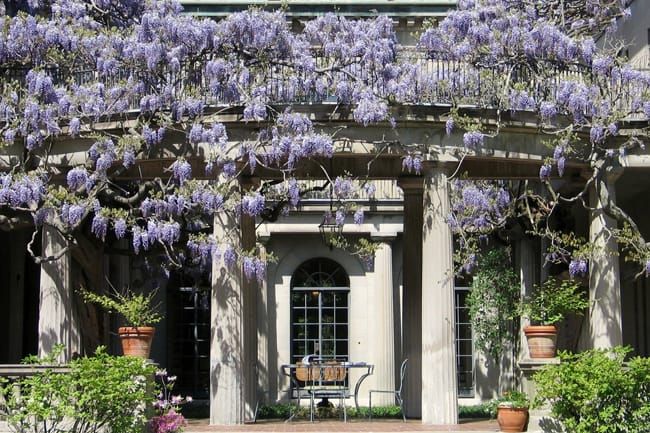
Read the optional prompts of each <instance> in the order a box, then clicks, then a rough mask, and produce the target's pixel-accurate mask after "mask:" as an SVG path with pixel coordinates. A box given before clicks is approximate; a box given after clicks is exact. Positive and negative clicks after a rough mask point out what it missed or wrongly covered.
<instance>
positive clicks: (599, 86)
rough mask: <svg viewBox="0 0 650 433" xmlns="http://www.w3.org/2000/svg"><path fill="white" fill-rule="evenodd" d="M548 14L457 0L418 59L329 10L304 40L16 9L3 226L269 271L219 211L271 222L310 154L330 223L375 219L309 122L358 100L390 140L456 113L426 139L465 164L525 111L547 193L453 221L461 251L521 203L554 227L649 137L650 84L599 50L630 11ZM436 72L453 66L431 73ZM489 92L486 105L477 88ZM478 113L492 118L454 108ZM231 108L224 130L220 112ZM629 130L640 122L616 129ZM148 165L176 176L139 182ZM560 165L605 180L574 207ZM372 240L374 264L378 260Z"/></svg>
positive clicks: (159, 11)
mask: <svg viewBox="0 0 650 433" xmlns="http://www.w3.org/2000/svg"><path fill="white" fill-rule="evenodd" d="M550 3H553V2H530V1H523V0H519V1H517V0H501V1H498V0H476V1H473V0H461V1H459V2H458V8H457V10H454V11H450V13H449V15H448V16H447V17H446V18H444V19H443V20H441V21H440V22H439V23H437V24H434V25H431V26H430V27H429V28H428V29H426V30H425V31H424V32H423V33H422V35H421V38H420V41H419V44H418V46H417V47H416V49H415V51H413V50H407V49H405V48H404V47H402V46H401V45H400V44H399V43H398V41H397V37H396V34H395V31H394V28H393V24H392V21H391V19H390V18H388V17H385V16H378V17H376V18H373V19H367V20H364V19H359V20H351V19H346V18H344V17H342V16H337V15H335V14H327V15H324V16H321V17H318V18H315V19H313V20H311V21H309V22H307V23H306V24H305V26H304V29H302V30H301V31H297V32H294V31H292V29H291V28H290V26H289V25H288V24H287V21H286V19H285V17H284V15H283V13H282V11H276V12H267V11H263V10H259V9H250V10H248V11H245V12H239V13H233V14H232V15H230V16H228V17H226V18H224V19H222V20H220V21H215V20H212V19H201V18H198V17H193V16H190V15H185V14H183V13H182V8H181V6H180V5H179V4H178V3H177V2H176V1H174V0H146V1H133V0H119V1H97V0H95V1H92V2H90V1H83V0H29V1H27V2H16V1H5V2H3V3H2V5H0V8H2V9H3V10H2V11H1V12H2V13H3V15H2V17H1V18H0V24H1V25H2V28H3V31H2V33H1V36H0V72H1V73H2V74H3V81H2V86H1V93H0V137H1V138H0V142H1V146H2V148H0V150H1V153H0V170H1V171H2V172H1V174H0V227H2V228H3V229H11V228H16V227H21V226H33V227H35V228H36V230H38V228H40V227H41V226H42V225H44V224H46V225H49V226H51V227H54V228H55V229H56V230H58V231H59V232H61V233H62V234H63V235H64V236H66V237H67V238H68V239H70V240H74V237H75V236H76V235H77V234H78V233H80V232H84V231H85V232H90V233H92V234H93V235H94V236H96V237H97V238H99V239H100V240H102V241H106V242H110V241H112V240H119V239H129V241H130V242H129V243H130V245H131V249H132V251H133V252H134V253H135V254H143V253H146V252H162V253H164V254H166V255H167V256H168V257H169V258H170V259H171V260H170V263H172V264H176V265H178V266H182V265H183V263H186V262H188V261H189V262H190V263H192V264H194V265H199V266H203V267H209V264H210V263H211V262H212V261H213V260H216V259H220V260H223V262H224V263H225V264H226V265H227V266H228V267H232V266H235V265H241V266H242V269H243V270H244V273H245V274H246V276H247V277H249V278H257V279H263V278H264V275H265V260H264V258H262V257H260V256H259V254H258V251H257V249H253V250H249V251H243V250H242V249H241V248H238V247H237V245H239V244H238V243H237V242H234V240H233V239H234V236H237V234H236V233H227V234H226V235H225V236H224V237H223V238H220V239H217V238H215V237H214V235H212V234H210V233H209V227H210V226H211V224H212V221H213V218H214V217H215V215H219V214H221V213H223V214H232V215H235V216H237V217H239V216H241V215H245V216H250V217H254V218H258V219H262V220H266V221H273V220H274V219H276V218H277V216H278V214H282V213H286V212H289V211H290V210H291V209H295V208H296V207H297V206H298V205H299V203H300V200H301V197H302V196H303V194H304V193H305V189H306V188H307V187H305V186H304V185H303V184H302V182H301V181H300V179H298V178H297V177H296V171H297V169H298V168H299V167H300V166H301V164H302V163H303V162H304V161H306V160H310V161H316V162H317V163H320V164H321V167H322V169H323V173H324V176H325V177H326V178H327V179H326V180H327V182H328V184H331V185H332V187H333V192H334V200H335V201H336V206H337V207H336V209H335V212H334V215H333V217H334V218H335V220H336V222H337V223H341V224H342V223H345V222H346V215H352V220H353V221H354V223H357V224H361V223H362V222H363V220H364V209H363V207H362V206H359V205H353V204H351V200H354V199H355V197H358V196H359V194H360V192H361V189H362V188H363V189H365V190H366V191H365V192H366V193H368V192H369V191H370V190H372V189H373V186H372V184H371V183H369V182H367V181H364V180H362V182H358V181H357V179H353V178H349V177H339V178H336V177H330V175H329V173H328V171H327V170H326V166H325V165H323V164H322V163H321V162H322V161H324V160H327V159H329V158H332V156H334V155H335V153H337V152H340V151H342V149H339V148H338V147H337V144H336V140H335V138H336V137H335V135H336V134H337V131H334V132H332V128H326V127H324V126H323V125H322V124H319V123H318V122H315V120H314V118H313V117H312V116H310V115H309V113H306V112H305V111H304V110H302V109H301V107H302V104H303V103H304V102H305V101H307V102H309V101H335V102H336V104H334V107H335V108H334V112H335V113H337V110H339V109H340V108H341V107H348V108H349V109H350V110H351V116H350V120H351V121H354V122H356V123H358V124H360V125H363V126H368V125H371V124H377V123H381V124H384V125H386V126H389V127H392V128H396V129H399V127H400V124H399V120H400V119H399V115H398V110H399V107H400V106H405V105H412V104H419V103H421V102H426V103H436V102H441V103H445V104H451V107H452V108H451V109H450V111H449V113H448V116H447V117H446V118H445V119H443V122H444V124H442V125H437V126H436V125H432V127H440V128H441V129H444V130H446V132H447V134H449V135H451V134H453V133H454V131H456V130H461V131H462V132H463V134H462V142H459V143H458V148H459V149H460V150H459V151H460V152H461V153H462V154H472V153H481V152H482V150H483V148H484V147H485V146H486V144H487V143H489V141H490V140H491V139H492V138H494V137H496V136H497V135H498V134H499V133H500V132H501V131H502V129H503V128H504V127H505V125H506V123H507V121H506V120H503V119H504V114H505V113H508V112H518V111H524V112H528V113H532V114H534V115H536V117H537V119H538V126H539V128H540V129H541V130H542V132H544V133H546V134H548V136H549V143H550V145H551V147H552V156H551V154H550V153H549V156H548V158H546V159H545V160H544V162H543V164H542V165H541V168H540V179H541V181H542V183H543V184H544V185H546V186H547V187H548V190H549V191H548V193H547V194H545V195H543V197H544V198H542V196H541V195H540V196H539V197H531V196H530V195H528V194H523V195H516V194H513V193H512V192H508V191H506V190H505V189H504V186H505V185H503V184H500V185H499V186H498V187H497V189H491V188H489V187H487V186H486V185H481V184H474V185H471V186H465V187H461V186H460V185H459V186H458V188H461V190H462V192H461V193H459V195H458V196H457V199H458V200H455V201H454V203H455V204H454V213H453V215H452V216H450V219H449V220H450V223H451V224H452V227H453V229H454V231H455V233H457V234H458V235H460V237H461V238H462V239H463V241H462V242H461V244H462V246H468V247H471V246H472V245H474V246H475V245H476V242H475V241H473V240H471V238H472V237H473V236H474V235H476V236H485V234H486V233H487V232H488V231H489V230H490V229H495V228H499V227H502V226H503V225H504V224H506V222H507V220H508V215H511V211H512V210H513V209H521V206H520V205H518V204H517V203H518V202H519V203H520V204H521V201H522V200H523V201H525V202H528V201H530V200H536V199H537V198H539V199H540V200H547V201H548V202H552V203H554V204H553V205H552V206H550V211H549V212H547V213H546V215H547V216H548V215H550V214H552V213H553V206H555V205H557V204H558V203H563V202H565V203H569V202H579V201H582V199H583V198H584V196H585V194H587V191H588V188H589V187H591V186H593V187H595V188H596V189H597V190H598V191H600V190H601V189H602V188H603V182H604V181H603V176H604V173H605V171H606V169H607V168H608V167H611V166H614V165H616V164H618V161H619V158H620V157H621V156H624V155H627V154H629V153H631V152H639V151H642V150H643V149H644V146H645V144H646V142H647V139H648V126H647V121H648V118H649V117H650V97H649V94H650V77H649V76H648V74H646V73H642V72H639V71H636V70H634V69H632V68H631V67H629V66H628V65H627V64H626V63H625V61H624V59H622V58H619V57H616V56H615V55H614V54H615V53H614V49H610V50H608V49H601V48H598V47H597V46H596V44H595V42H594V37H595V36H596V35H597V34H598V33H599V32H601V31H611V29H612V28H613V27H612V26H614V25H615V24H616V22H617V20H619V19H622V18H624V17H625V16H626V15H627V14H628V12H627V9H626V7H627V4H626V1H624V0H601V1H588V2H577V1H570V0H565V1H564V2H563V3H564V4H565V6H566V9H565V10H566V13H558V10H561V9H558V8H556V7H551V5H550ZM555 3H557V2H555ZM556 6H557V5H556ZM427 61H429V62H431V61H433V62H438V61H439V62H452V63H450V64H453V65H455V66H454V67H453V68H449V69H447V70H445V71H444V73H442V74H441V73H439V72H440V71H436V73H432V72H431V70H430V69H427V68H426V67H423V65H425V64H426V62H427ZM490 74H491V75H490ZM490 77H492V78H490ZM504 78H505V79H504ZM479 82H480V83H481V84H480V85H481V89H483V90H482V91H481V92H480V93H476V92H472V91H467V90H468V89H470V90H471V89H473V88H474V87H475V86H476V85H477V83H479ZM468 103H471V104H473V105H474V106H479V107H483V108H486V109H489V111H490V112H494V113H496V115H495V119H496V120H494V119H492V120H491V121H488V119H487V118H485V119H484V118H481V117H474V118H468V117H466V116H464V115H461V114H460V111H459V107H461V106H462V105H466V104H468ZM232 113H235V114H234V116H235V118H236V119H235V120H234V121H232V120H231V121H229V122H230V123H229V122H226V121H224V120H223V117H220V116H221V115H222V114H224V115H232ZM337 115H338V114H337ZM631 118H634V119H638V120H640V121H642V122H645V124H644V125H642V126H641V127H637V128H635V129H633V130H627V131H626V133H625V134H622V133H621V130H622V129H624V128H626V124H627V123H626V122H627V121H628V120H629V119H631ZM241 124H247V125H249V126H251V128H250V131H251V132H250V134H249V136H247V137H244V138H242V137H239V136H236V137H235V136H232V134H233V125H241ZM71 140H77V142H79V143H83V145H84V146H86V148H85V149H86V152H85V154H84V155H85V156H84V157H83V158H80V157H79V154H76V156H74V157H72V159H71V161H70V162H68V163H66V164H63V163H62V161H63V160H62V158H61V156H60V153H61V148H62V147H65V146H66V143H70V142H71ZM391 146H392V147H391ZM389 147H390V148H391V149H396V150H397V151H398V152H400V153H401V154H402V156H403V168H404V170H405V171H406V172H410V173H412V174H420V173H422V171H423V170H424V167H425V165H426V162H427V161H426V159H427V158H429V155H430V154H429V153H428V152H427V151H426V149H415V148H411V147H409V145H408V144H400V143H395V141H394V140H393V141H390V142H389V143H388V144H387V145H386V146H382V147H381V148H380V149H378V150H376V151H375V152H382V151H385V150H386V149H388V148H389ZM147 161H168V164H167V165H166V166H165V167H163V168H164V170H163V173H162V174H160V173H158V174H157V175H156V176H155V177H148V178H144V177H143V178H141V179H138V176H137V175H134V173H136V174H137V173H141V171H142V170H143V169H144V167H146V164H147ZM568 161H580V162H582V163H583V164H585V165H586V166H588V167H590V168H591V169H592V171H593V175H592V177H591V178H590V179H589V180H588V181H587V186H585V188H584V189H583V190H581V191H580V192H579V193H578V194H576V195H574V196H571V197H564V196H562V195H560V194H559V193H557V192H556V191H555V190H553V187H552V184H551V182H549V179H550V177H551V176H553V175H555V173H557V174H558V175H560V176H561V175H562V174H563V173H564V171H565V166H566V164H567V162H568ZM259 170H265V171H266V170H269V171H271V172H273V173H275V175H274V177H275V178H276V179H278V180H277V181H274V182H271V183H269V182H262V183H261V184H259V185H254V186H253V187H252V188H251V189H247V190H244V189H242V188H240V186H239V182H240V179H241V178H242V176H250V175H254V174H255V172H256V171H259ZM360 185H363V187H362V188H361V187H360ZM607 211H608V212H610V213H611V214H612V215H613V216H615V217H617V218H618V219H619V220H623V221H625V222H626V225H625V227H626V228H628V227H629V228H631V229H630V230H629V232H625V236H622V235H621V236H619V238H620V240H621V241H623V242H624V243H625V246H626V247H627V248H628V249H630V250H633V251H635V254H634V255H633V258H634V260H635V261H637V262H639V263H640V264H641V265H642V266H644V269H645V267H648V268H649V269H650V266H648V265H646V263H650V247H649V246H648V245H647V244H646V243H645V241H644V239H643V237H642V236H641V235H640V233H639V230H638V228H637V227H636V224H635V223H634V221H633V220H632V219H631V218H630V217H629V216H627V214H625V213H624V212H623V211H622V210H621V209H620V208H618V207H617V206H616V205H615V203H613V201H607ZM537 234H540V235H544V236H551V235H550V234H548V233H544V232H543V231H542V230H538V233H537ZM555 239H560V238H559V237H556V238H555ZM362 247H364V249H363V250H362V251H361V253H360V254H362V255H363V254H365V255H367V254H368V252H371V250H372V246H371V244H369V243H364V245H362ZM574 250H575V248H574V249H572V248H569V249H566V250H563V251H565V252H566V254H568V256H567V257H568V259H566V258H563V259H562V260H568V261H569V262H571V263H573V262H575V263H577V264H573V265H572V267H573V269H577V271H576V272H578V271H580V272H582V271H583V270H586V266H587V265H586V263H584V266H583V264H582V262H579V261H578V260H587V257H580V258H577V257H572V256H571V254H573V252H574ZM465 252H466V254H465V255H464V259H462V260H461V261H463V262H464V263H463V265H464V266H471V260H469V261H468V258H470V257H471V255H472V254H474V253H475V247H471V248H467V249H466V251H465ZM39 259H40V260H43V259H44V258H39Z"/></svg>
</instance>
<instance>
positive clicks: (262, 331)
mask: <svg viewBox="0 0 650 433" xmlns="http://www.w3.org/2000/svg"><path fill="white" fill-rule="evenodd" d="M268 241H269V236H266V237H265V238H263V239H260V243H259V248H260V256H261V257H262V258H263V259H266V258H267V251H266V245H267V243H268ZM258 292H259V295H258V297H257V313H258V314H257V384H256V386H257V392H260V391H262V392H263V391H264V390H268V396H272V395H275V394H274V391H275V388H276V387H272V386H271V385H272V383H271V380H270V371H271V369H270V365H269V364H270V363H269V360H270V356H269V326H270V323H269V314H268V311H269V303H268V301H269V296H268V281H267V279H266V278H265V279H264V281H261V282H258ZM274 382H275V381H274ZM272 388H273V389H272ZM260 397H267V395H264V396H263V395H260ZM265 403H268V402H267V401H265Z"/></svg>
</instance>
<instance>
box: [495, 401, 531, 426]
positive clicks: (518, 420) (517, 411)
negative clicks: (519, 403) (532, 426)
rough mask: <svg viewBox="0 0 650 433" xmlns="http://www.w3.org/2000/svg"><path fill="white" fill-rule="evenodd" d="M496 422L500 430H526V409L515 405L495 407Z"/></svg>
mask: <svg viewBox="0 0 650 433" xmlns="http://www.w3.org/2000/svg"><path fill="white" fill-rule="evenodd" d="M497 422H498V423H499V429H500V430H501V431H502V432H522V431H526V427H527V426H526V423H527V422H528V409H523V408H515V407H501V406H499V407H497Z"/></svg>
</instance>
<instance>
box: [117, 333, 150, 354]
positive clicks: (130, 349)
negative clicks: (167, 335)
mask: <svg viewBox="0 0 650 433" xmlns="http://www.w3.org/2000/svg"><path fill="white" fill-rule="evenodd" d="M154 332H155V328H153V327H151V326H139V327H137V328H135V327H129V326H125V327H121V328H119V329H118V330H117V333H118V334H119V335H120V339H121V340H122V352H123V353H124V356H136V357H138V358H144V359H148V358H149V353H150V352H151V341H152V340H153V334H154Z"/></svg>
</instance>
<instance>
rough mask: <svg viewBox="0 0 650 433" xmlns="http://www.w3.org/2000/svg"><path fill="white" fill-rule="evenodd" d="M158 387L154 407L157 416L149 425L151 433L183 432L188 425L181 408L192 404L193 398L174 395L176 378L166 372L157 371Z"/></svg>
mask: <svg viewBox="0 0 650 433" xmlns="http://www.w3.org/2000/svg"><path fill="white" fill-rule="evenodd" d="M156 379H157V385H158V394H157V395H156V397H157V400H156V401H155V402H154V404H153V407H154V409H155V411H156V415H155V416H153V417H152V418H151V419H150V420H149V423H148V428H149V431H150V432H151V433H177V432H181V431H183V428H184V427H185V425H186V424H187V421H186V420H185V417H184V416H183V415H182V414H181V413H180V406H181V405H182V404H183V403H186V402H191V401H192V397H190V396H185V397H182V396H180V395H177V394H173V393H172V391H173V389H174V384H175V383H176V379H177V378H176V376H168V375H167V371H166V370H158V371H156Z"/></svg>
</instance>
